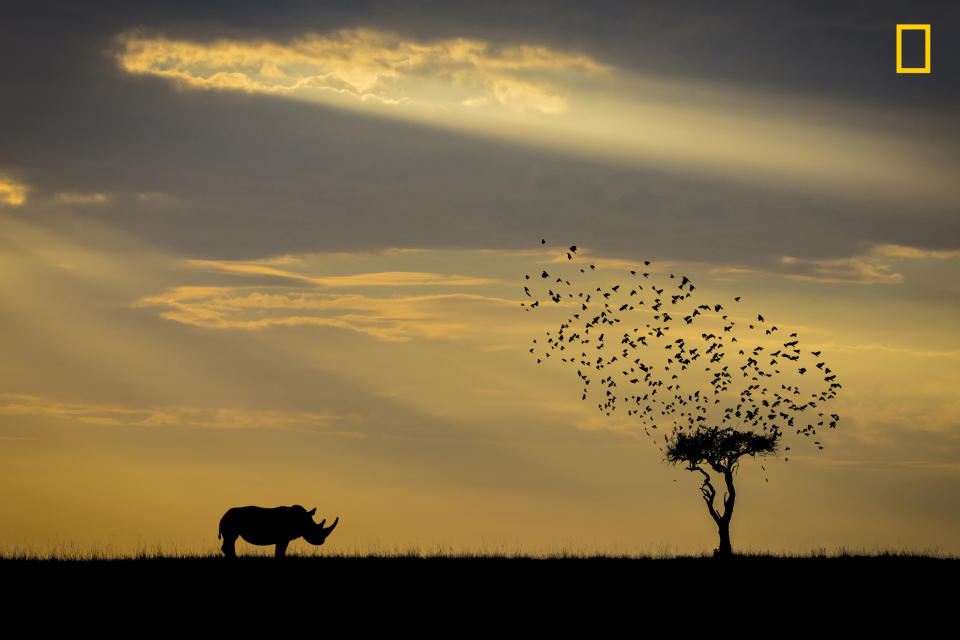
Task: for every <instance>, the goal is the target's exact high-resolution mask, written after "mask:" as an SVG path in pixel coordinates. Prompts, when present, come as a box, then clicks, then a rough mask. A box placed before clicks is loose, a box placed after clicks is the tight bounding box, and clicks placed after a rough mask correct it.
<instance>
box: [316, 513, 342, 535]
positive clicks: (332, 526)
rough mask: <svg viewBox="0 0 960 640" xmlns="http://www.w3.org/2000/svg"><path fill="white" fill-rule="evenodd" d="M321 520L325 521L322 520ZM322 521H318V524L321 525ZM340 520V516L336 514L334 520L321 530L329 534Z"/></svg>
mask: <svg viewBox="0 0 960 640" xmlns="http://www.w3.org/2000/svg"><path fill="white" fill-rule="evenodd" d="M323 522H326V520H324V521H323ZM323 522H321V523H320V526H321V527H322V526H323ZM338 522H340V516H337V518H336V520H334V521H333V524H332V525H330V526H329V527H327V528H326V529H324V530H323V532H324V534H325V535H330V532H331V531H333V528H334V527H336V526H337V523H338Z"/></svg>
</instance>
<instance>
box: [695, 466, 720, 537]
mask: <svg viewBox="0 0 960 640" xmlns="http://www.w3.org/2000/svg"><path fill="white" fill-rule="evenodd" d="M688 469H690V471H699V472H700V473H702V474H703V484H702V485H700V492H701V493H702V494H703V501H704V502H706V503H707V510H708V511H709V512H710V517H712V518H713V521H714V522H716V523H717V524H720V522H721V521H722V516H721V515H720V514H719V513H717V510H716V508H715V507H714V506H713V500H714V498H715V497H716V495H717V490H716V489H714V488H713V485H712V484H710V474H709V473H707V472H706V471H704V470H703V469H701V468H700V467H699V466H697V465H695V464H691V465H690V466H689V467H688ZM724 511H726V507H724ZM724 515H726V513H724Z"/></svg>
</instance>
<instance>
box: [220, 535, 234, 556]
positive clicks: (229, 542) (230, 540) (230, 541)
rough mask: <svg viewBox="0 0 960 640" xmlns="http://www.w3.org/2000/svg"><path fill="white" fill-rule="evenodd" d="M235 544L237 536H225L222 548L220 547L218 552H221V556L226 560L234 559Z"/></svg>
mask: <svg viewBox="0 0 960 640" xmlns="http://www.w3.org/2000/svg"><path fill="white" fill-rule="evenodd" d="M236 542H237V536H236V535H234V534H226V535H224V536H223V546H222V547H220V550H221V551H223V555H225V556H226V557H228V558H236V557H237V550H236V548H235V547H234V544H235V543H236Z"/></svg>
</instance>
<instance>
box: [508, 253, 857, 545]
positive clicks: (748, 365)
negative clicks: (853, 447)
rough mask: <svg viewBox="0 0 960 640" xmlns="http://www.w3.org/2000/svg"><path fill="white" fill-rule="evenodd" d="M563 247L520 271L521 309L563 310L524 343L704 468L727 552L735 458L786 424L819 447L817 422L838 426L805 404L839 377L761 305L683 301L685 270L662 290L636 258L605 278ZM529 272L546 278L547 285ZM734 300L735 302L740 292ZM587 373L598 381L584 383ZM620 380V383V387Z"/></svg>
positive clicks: (821, 398) (759, 451) (769, 449)
mask: <svg viewBox="0 0 960 640" xmlns="http://www.w3.org/2000/svg"><path fill="white" fill-rule="evenodd" d="M541 243H543V241H541ZM565 253H566V258H567V260H566V265H564V264H562V262H561V263H557V262H556V261H554V262H552V263H551V264H550V266H548V267H545V268H544V269H543V270H542V271H541V273H540V274H539V277H537V276H536V275H535V276H533V277H531V276H530V275H529V274H528V275H526V276H524V278H525V280H526V284H525V286H524V295H525V296H526V297H528V298H530V300H528V301H525V302H523V303H521V306H523V307H524V308H525V309H526V310H527V311H539V310H541V309H543V308H544V307H545V306H547V305H548V304H549V303H550V302H552V303H553V304H554V305H556V306H558V307H560V308H569V309H570V310H571V313H570V314H569V316H568V317H567V318H566V320H565V321H563V322H561V323H560V326H559V328H558V330H557V331H555V332H551V331H547V334H546V339H545V341H544V342H542V343H538V342H537V340H536V339H534V340H533V343H532V345H533V346H532V347H531V348H530V352H531V353H533V354H535V356H536V357H537V362H538V363H541V362H543V361H545V360H546V359H548V358H550V357H551V356H554V359H555V360H559V361H560V362H561V363H562V364H564V365H565V366H570V367H571V368H575V369H576V371H577V376H578V377H579V379H580V380H581V381H582V383H583V392H582V399H583V400H587V398H588V397H589V395H590V394H591V389H592V390H594V393H597V394H600V398H599V401H598V403H597V407H598V409H599V410H600V411H601V412H603V413H605V414H606V415H608V416H610V415H612V414H613V413H614V412H615V411H616V409H617V408H618V407H619V406H622V405H625V406H626V407H627V415H628V416H631V417H632V418H636V419H637V420H639V422H640V423H641V425H642V426H643V430H644V433H645V434H646V435H648V436H650V437H651V438H653V437H654V434H655V433H657V432H659V433H662V434H663V438H662V439H663V444H662V445H661V451H662V452H663V454H664V457H665V458H666V460H667V461H669V462H671V463H674V464H680V463H682V464H684V465H685V468H686V469H688V470H690V471H694V472H697V473H699V474H701V475H702V476H703V482H702V484H701V486H700V491H701V494H702V495H703V499H704V501H705V502H706V504H707V510H708V511H709V513H710V516H711V518H713V520H714V522H715V523H716V525H717V527H718V530H719V534H720V545H719V548H718V549H717V555H721V556H725V555H729V554H731V553H732V546H731V542H730V520H731V518H732V517H733V508H734V504H735V501H736V490H735V487H734V476H735V474H736V472H737V469H738V468H739V464H740V461H741V460H742V459H743V457H744V456H750V457H751V458H753V457H756V456H767V455H771V454H774V453H776V452H777V450H778V448H779V445H780V443H781V440H782V438H783V437H784V435H785V434H787V433H793V432H794V431H795V432H796V435H797V436H802V437H803V439H809V440H810V441H812V442H813V444H814V445H815V446H816V447H817V448H818V449H823V444H822V443H821V442H820V441H819V440H814V439H813V438H814V437H816V435H817V430H818V429H819V428H822V427H823V426H824V425H825V424H829V427H830V428H834V427H836V425H837V421H838V420H839V416H838V415H836V414H830V415H829V417H826V416H825V414H824V413H823V412H822V411H820V412H816V411H815V409H817V408H818V406H819V405H822V404H823V403H825V402H827V401H828V400H830V399H832V398H834V397H836V393H837V390H839V389H840V388H841V387H840V383H838V382H836V374H833V373H832V372H831V370H830V368H829V367H827V366H826V363H825V362H823V361H819V362H818V360H820V356H821V352H820V351H809V350H802V349H800V348H799V343H800V340H799V338H798V337H797V333H795V332H794V333H790V334H789V337H788V338H787V339H786V340H783V339H782V338H780V337H779V336H780V335H781V334H782V332H781V331H780V329H779V328H778V327H777V326H776V325H773V324H771V323H770V322H769V321H768V320H767V319H765V318H764V317H763V316H762V315H760V314H757V319H756V321H754V320H752V319H750V318H746V317H744V316H742V315H737V316H730V315H728V313H727V312H726V310H725V309H724V306H723V305H721V304H717V303H716V302H712V303H710V304H694V303H693V302H688V301H689V300H690V298H692V297H693V293H694V291H695V289H696V288H695V287H694V285H693V283H692V282H691V281H690V279H689V278H687V277H686V276H675V275H674V274H670V279H672V280H674V283H675V284H676V288H675V289H674V288H673V287H672V286H670V290H669V291H668V289H667V287H668V286H669V285H665V286H660V285H659V284H657V283H655V282H653V281H652V280H651V279H650V273H651V271H652V270H651V269H650V262H649V261H644V262H643V265H642V266H641V265H637V267H636V268H635V269H624V270H623V272H622V273H623V275H624V276H626V280H625V281H621V282H617V283H610V282H609V281H608V280H605V279H604V278H603V276H602V275H601V274H600V273H599V269H598V266H597V264H595V263H590V262H589V261H583V260H581V258H580V254H582V252H580V253H578V252H577V248H576V246H572V247H570V248H569V249H568V250H566V252H565ZM561 261H562V256H561ZM548 269H549V271H548ZM539 283H543V284H546V285H547V291H546V292H543V291H541V290H540V289H542V287H540V286H537V285H538V284H539ZM598 284H599V285H601V286H596V285H598ZM544 294H545V295H544ZM541 302H543V304H541ZM733 302H734V304H737V305H738V304H739V303H740V296H737V297H735V298H734V299H733ZM625 317H634V318H636V319H637V322H636V325H638V326H635V327H634V328H632V329H629V330H624V329H623V328H622V327H619V326H618V325H620V324H621V323H622V322H623V319H624V318H625ZM751 318H752V316H751ZM644 320H648V322H644ZM703 323H706V324H708V325H709V326H708V327H707V328H706V330H702V329H695V328H694V327H695V325H700V324H703ZM738 327H739V330H736V329H737V328H738ZM744 327H746V328H745V329H744ZM744 331H749V332H752V333H753V334H759V337H758V338H757V342H758V343H760V344H757V343H754V346H752V347H750V346H748V345H747V344H745V343H744V342H743V341H742V340H741V339H740V338H738V337H737V336H738V334H740V337H741V338H743V337H744V336H743V333H744ZM621 332H622V334H621ZM761 332H762V333H761ZM675 336H678V337H675ZM588 352H590V353H588ZM811 356H813V357H814V358H815V359H814V360H812V361H811V362H810V363H809V364H807V363H805V362H802V361H801V360H802V359H810V357H811ZM808 372H809V375H807V373H808ZM821 377H822V379H823V383H824V384H820V383H819V381H817V385H816V386H817V387H818V388H819V390H818V391H817V390H815V391H814V392H813V393H805V392H804V391H801V386H803V387H804V389H805V390H806V391H809V389H810V385H808V384H806V383H807V382H813V381H814V379H819V378H821ZM591 382H595V383H596V384H594V385H593V386H592V387H591ZM788 383H789V384H788ZM621 388H626V389H627V390H628V391H627V392H626V393H621V392H620V391H619V390H620V389H621ZM813 413H816V417H814V416H813V415H812V414H813ZM804 418H806V419H804ZM657 441H659V439H657ZM788 451H790V447H789V446H786V447H784V453H786V452H788ZM784 459H785V460H786V459H788V457H787V456H786V455H785V456H784ZM710 472H714V473H716V474H718V475H719V476H721V477H722V478H723V483H724V485H725V487H726V493H725V495H724V496H723V498H722V500H721V504H720V505H718V504H717V501H716V497H717V492H716V488H715V487H714V483H713V481H712V476H711V475H710ZM721 507H722V511H721V510H720V509H721Z"/></svg>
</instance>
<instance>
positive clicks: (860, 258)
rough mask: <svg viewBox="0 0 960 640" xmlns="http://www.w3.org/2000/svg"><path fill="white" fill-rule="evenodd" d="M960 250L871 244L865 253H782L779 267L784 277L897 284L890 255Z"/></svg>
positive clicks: (917, 256)
mask: <svg viewBox="0 0 960 640" xmlns="http://www.w3.org/2000/svg"><path fill="white" fill-rule="evenodd" d="M955 258H960V251H956V250H947V251H944V250H931V249H920V248H917V247H909V246H904V245H897V244H879V245H874V246H873V247H871V248H870V250H869V251H868V252H867V253H866V254H862V255H857V256H850V257H848V258H830V259H800V258H794V257H792V256H782V257H781V258H780V267H781V268H782V269H783V271H784V275H785V276H786V277H787V278H791V279H794V280H813V281H817V282H846V283H854V284H900V283H902V282H903V275H902V274H900V273H896V272H894V271H893V266H892V265H891V264H890V260H891V259H906V260H949V259H955Z"/></svg>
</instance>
